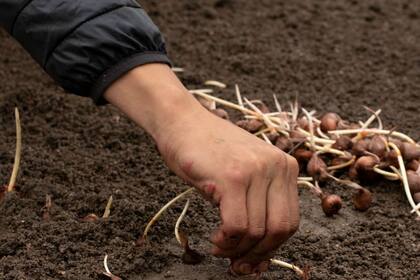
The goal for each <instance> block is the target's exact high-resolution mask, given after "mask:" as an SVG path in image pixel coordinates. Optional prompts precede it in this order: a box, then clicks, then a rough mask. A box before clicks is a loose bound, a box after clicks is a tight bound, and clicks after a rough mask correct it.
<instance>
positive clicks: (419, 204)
mask: <svg viewBox="0 0 420 280" xmlns="http://www.w3.org/2000/svg"><path fill="white" fill-rule="evenodd" d="M419 210H420V203H418V204H417V205H416V207H414V208H413V210H411V213H414V212H416V211H419Z"/></svg>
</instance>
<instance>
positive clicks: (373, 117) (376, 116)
mask: <svg viewBox="0 0 420 280" xmlns="http://www.w3.org/2000/svg"><path fill="white" fill-rule="evenodd" d="M364 108H365V109H366V110H368V111H369V112H371V113H373V115H372V116H370V118H369V119H368V120H367V121H366V122H364V123H363V125H362V127H361V128H363V129H364V128H368V127H369V125H371V123H372V122H373V121H374V120H375V119H377V120H378V123H379V127H378V129H382V127H383V125H382V120H381V119H380V118H379V114H380V113H381V112H382V110H381V109H379V110H378V111H376V112H374V111H373V110H372V109H370V108H368V107H366V106H364Z"/></svg>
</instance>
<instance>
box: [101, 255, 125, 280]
mask: <svg viewBox="0 0 420 280" xmlns="http://www.w3.org/2000/svg"><path fill="white" fill-rule="evenodd" d="M104 268H105V272H104V273H103V274H104V275H105V276H108V277H109V278H111V279H112V280H121V278H120V277H118V276H116V275H114V274H113V273H112V272H111V271H110V270H109V268H108V255H105V257H104Z"/></svg>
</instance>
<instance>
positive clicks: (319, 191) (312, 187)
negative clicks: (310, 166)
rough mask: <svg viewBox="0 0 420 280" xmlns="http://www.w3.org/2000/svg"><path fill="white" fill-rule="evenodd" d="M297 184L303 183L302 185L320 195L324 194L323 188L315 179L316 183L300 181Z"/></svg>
mask: <svg viewBox="0 0 420 280" xmlns="http://www.w3.org/2000/svg"><path fill="white" fill-rule="evenodd" d="M297 184H298V185H301V186H305V187H308V188H309V189H310V190H312V191H313V192H314V193H315V194H316V195H318V196H321V195H322V190H321V188H320V187H319V185H318V182H316V181H315V185H314V184H312V183H311V182H309V181H298V182H297Z"/></svg>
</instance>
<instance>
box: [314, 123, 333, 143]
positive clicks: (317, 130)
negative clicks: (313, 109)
mask: <svg viewBox="0 0 420 280" xmlns="http://www.w3.org/2000/svg"><path fill="white" fill-rule="evenodd" d="M316 132H317V133H318V134H319V136H321V137H322V138H324V139H327V140H331V139H330V137H328V136H327V135H326V134H325V133H324V132H322V130H321V128H320V127H319V126H318V127H317V128H316Z"/></svg>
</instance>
